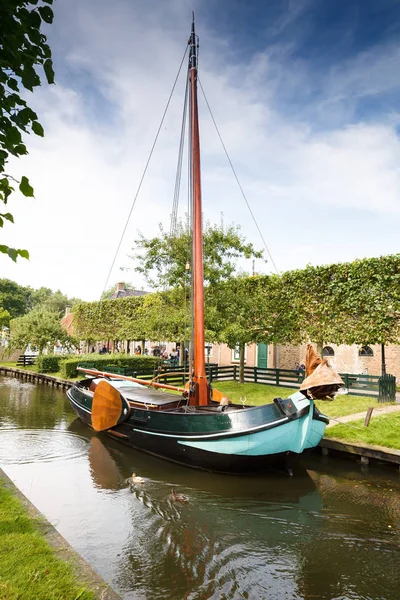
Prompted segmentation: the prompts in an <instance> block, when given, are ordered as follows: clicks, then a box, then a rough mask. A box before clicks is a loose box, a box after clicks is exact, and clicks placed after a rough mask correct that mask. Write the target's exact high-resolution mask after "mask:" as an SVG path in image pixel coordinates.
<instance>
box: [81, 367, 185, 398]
mask: <svg viewBox="0 0 400 600" xmlns="http://www.w3.org/2000/svg"><path fill="white" fill-rule="evenodd" d="M77 370H78V371H82V373H85V374H86V375H94V376H96V375H97V376H99V377H108V378H109V379H124V380H126V381H134V382H135V383H140V384H141V385H147V386H149V387H156V388H162V389H165V390H173V391H174V392H182V393H183V392H187V390H185V388H182V387H177V386H175V385H168V384H166V383H156V382H153V381H146V380H144V379H138V378H137V377H129V376H128V375H117V374H116V373H106V372H105V371H98V370H97V369H85V368H83V367H78V368H77Z"/></svg>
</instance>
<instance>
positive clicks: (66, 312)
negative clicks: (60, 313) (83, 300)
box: [65, 306, 71, 316]
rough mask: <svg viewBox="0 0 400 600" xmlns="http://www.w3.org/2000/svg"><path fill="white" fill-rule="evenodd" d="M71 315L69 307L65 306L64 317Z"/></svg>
mask: <svg viewBox="0 0 400 600" xmlns="http://www.w3.org/2000/svg"><path fill="white" fill-rule="evenodd" d="M70 313H71V307H70V306H66V307H65V316H67V315H69V314H70Z"/></svg>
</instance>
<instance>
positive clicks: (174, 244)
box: [131, 222, 263, 288]
mask: <svg viewBox="0 0 400 600" xmlns="http://www.w3.org/2000/svg"><path fill="white" fill-rule="evenodd" d="M159 229H160V235H159V236H158V237H154V238H151V239H145V238H144V237H143V236H140V237H139V239H137V240H135V245H136V247H135V248H134V250H135V254H134V255H132V256H131V258H134V259H136V260H137V261H138V263H139V264H138V266H137V267H136V268H135V270H136V271H137V272H139V273H141V274H142V275H144V277H145V278H146V281H147V282H148V284H149V285H150V286H151V287H153V288H162V287H168V288H171V287H185V286H189V285H190V278H191V276H190V266H189V263H190V257H191V232H190V230H189V229H188V227H187V226H184V225H183V224H182V222H180V223H178V226H177V230H176V233H173V234H170V233H167V232H166V231H164V229H163V228H162V225H159ZM262 255H263V251H262V250H261V251H258V250H255V249H254V246H253V244H250V243H246V241H245V239H244V237H243V236H242V235H241V233H240V227H238V226H235V225H230V226H229V227H227V228H226V229H225V228H224V226H223V225H221V226H219V225H211V224H207V225H206V226H205V228H204V232H203V258H204V282H205V284H206V285H207V284H209V285H215V284H216V283H218V282H219V281H226V280H227V279H229V278H231V277H233V276H234V275H235V273H236V271H237V260H238V259H241V258H262Z"/></svg>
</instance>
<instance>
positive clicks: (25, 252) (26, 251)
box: [18, 250, 29, 260]
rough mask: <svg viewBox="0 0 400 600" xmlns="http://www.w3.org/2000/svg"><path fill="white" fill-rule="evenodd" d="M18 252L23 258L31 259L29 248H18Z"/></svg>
mask: <svg viewBox="0 0 400 600" xmlns="http://www.w3.org/2000/svg"><path fill="white" fill-rule="evenodd" d="M18 254H19V255H20V256H21V257H22V258H26V259H27V260H29V252H28V250H18Z"/></svg>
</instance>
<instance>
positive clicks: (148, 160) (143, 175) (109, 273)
mask: <svg viewBox="0 0 400 600" xmlns="http://www.w3.org/2000/svg"><path fill="white" fill-rule="evenodd" d="M187 51H188V46H186V48H185V52H184V54H183V57H182V60H181V64H180V65H179V69H178V73H177V75H176V77H175V81H174V85H173V86H172V90H171V93H170V95H169V98H168V102H167V105H166V107H165V110H164V113H163V116H162V119H161V123H160V125H159V127H158V130H157V133H156V137H155V139H154V142H153V145H152V147H151V150H150V154H149V157H148V159H147V162H146V165H145V168H144V171H143V174H142V177H141V179H140V182H139V186H138V188H137V191H136V194H135V197H134V199H133V202H132V206H131V209H130V211H129V214H128V218H127V219H126V222H125V226H124V229H123V231H122V235H121V238H120V240H119V243H118V246H117V249H116V251H115V254H114V258H113V261H112V263H111V267H110V270H109V272H108V275H107V279H106V282H105V284H104V288H103V292H102V294H101V295H103V294H104V292H105V290H106V287H107V284H108V281H109V279H110V276H111V272H112V270H113V268H114V265H115V261H116V259H117V256H118V252H119V250H120V248H121V244H122V240H123V239H124V236H125V233H126V229H127V227H128V223H129V220H130V218H131V215H132V211H133V209H134V206H135V204H136V200H137V198H138V195H139V192H140V189H141V187H142V183H143V180H144V177H145V175H146V173H147V169H148V166H149V163H150V160H151V157H152V155H153V151H154V148H155V145H156V143H157V140H158V136H159V134H160V131H161V127H162V125H163V123H164V119H165V115H166V114H167V110H168V107H169V105H170V102H171V98H172V95H173V93H174V90H175V87H176V83H177V81H178V78H179V75H180V72H181V69H182V65H183V62H184V60H185V57H186V53H187Z"/></svg>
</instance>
